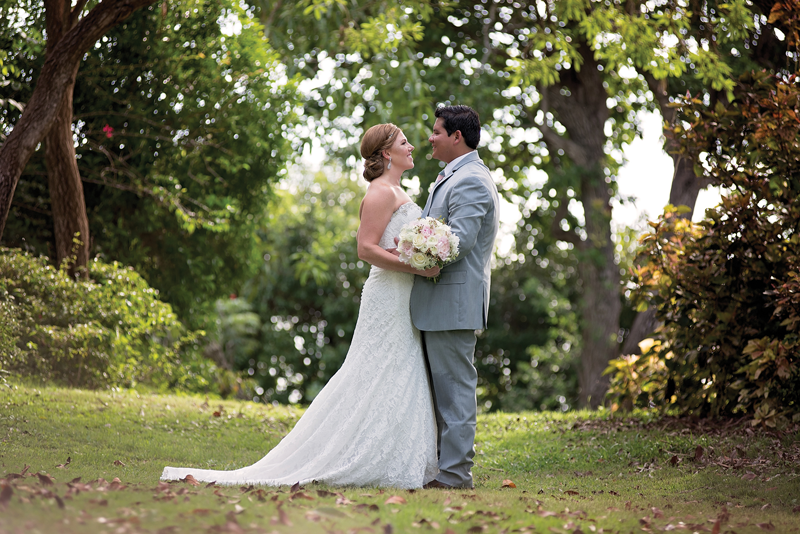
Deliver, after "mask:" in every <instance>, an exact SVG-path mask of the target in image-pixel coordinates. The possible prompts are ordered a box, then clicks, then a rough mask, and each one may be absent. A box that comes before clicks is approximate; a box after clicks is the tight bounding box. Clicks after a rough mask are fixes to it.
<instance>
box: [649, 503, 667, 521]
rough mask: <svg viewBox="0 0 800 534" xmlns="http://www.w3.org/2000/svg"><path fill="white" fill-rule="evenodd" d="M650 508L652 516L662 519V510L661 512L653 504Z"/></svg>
mask: <svg viewBox="0 0 800 534" xmlns="http://www.w3.org/2000/svg"><path fill="white" fill-rule="evenodd" d="M650 510H652V511H653V517H654V518H656V519H663V518H664V512H662V511H661V510H659V509H658V508H656V507H655V506H652V507H651V508H650Z"/></svg>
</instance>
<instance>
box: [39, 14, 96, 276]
mask: <svg viewBox="0 0 800 534" xmlns="http://www.w3.org/2000/svg"><path fill="white" fill-rule="evenodd" d="M44 5H45V11H46V15H45V16H46V17H47V20H46V24H47V52H46V53H47V55H50V54H52V53H53V51H54V50H55V48H56V47H57V45H58V43H59V41H60V40H61V38H62V37H63V36H64V35H65V34H66V33H67V32H68V31H69V30H70V29H72V27H73V26H74V25H75V23H76V22H77V19H76V18H73V17H72V14H71V12H70V1H69V0H45V4H44ZM78 66H79V63H76V64H75V67H74V72H73V74H72V77H71V78H70V79H69V81H68V82H67V84H66V86H65V87H64V89H63V94H64V96H63V98H62V101H61V105H60V106H59V108H58V111H57V112H56V116H55V120H54V122H53V125H52V127H51V128H50V131H49V132H48V133H47V135H46V136H45V140H44V148H45V163H46V165H47V182H48V188H49V190H50V204H51V206H52V212H53V226H54V232H53V233H54V235H55V241H56V265H61V263H62V262H63V261H64V260H67V259H70V258H72V257H74V262H71V263H70V266H69V273H70V275H72V276H75V274H76V273H78V274H81V275H82V276H83V277H86V276H88V272H87V270H86V269H85V267H86V265H87V264H88V263H89V219H88V218H87V217H86V203H85V201H84V197H83V183H82V182H81V176H80V172H79V171H78V162H77V159H76V158H75V143H74V142H73V138H72V95H73V92H74V88H75V77H76V76H77V72H78ZM76 237H77V239H78V241H77V242H74V240H75V238H76Z"/></svg>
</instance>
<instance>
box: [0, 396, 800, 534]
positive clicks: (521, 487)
mask: <svg viewBox="0 0 800 534" xmlns="http://www.w3.org/2000/svg"><path fill="white" fill-rule="evenodd" d="M214 412H218V413H219V414H220V416H215V415H214ZM300 415H301V411H299V410H294V409H291V408H285V407H277V408H274V407H271V406H264V405H258V404H253V403H245V402H234V401H223V402H219V401H216V402H211V404H210V405H208V404H207V403H205V402H204V401H203V399H197V398H192V397H178V396H158V395H146V394H142V395H137V394H136V393H135V392H87V391H76V390H66V389H57V388H40V389H36V388H30V387H25V386H17V387H15V388H13V389H9V388H2V390H0V440H2V441H0V476H3V475H2V473H5V474H6V478H8V476H7V475H8V474H11V473H20V472H21V471H22V470H23V469H24V466H25V465H28V466H30V468H29V469H28V471H27V473H26V474H31V473H48V474H50V475H51V476H52V477H54V478H55V483H54V484H52V485H47V484H46V482H47V479H46V477H39V476H25V477H23V478H15V479H11V480H8V481H0V485H2V488H5V489H3V491H2V492H0V533H5V532H25V533H35V532H42V533H49V532H109V533H111V532H119V533H125V532H158V531H161V532H165V533H166V532H195V531H199V532H206V531H208V530H209V529H210V530H211V531H216V532H272V531H278V532H331V531H342V532H347V531H353V529H361V530H358V531H360V532H370V531H371V532H389V531H395V532H405V531H416V530H417V529H422V530H433V531H436V532H442V533H445V532H447V531H448V529H450V530H451V531H453V532H481V531H486V532H497V531H501V530H506V531H509V532H510V531H517V532H525V531H531V532H532V531H537V532H542V531H544V532H547V531H553V532H578V531H581V532H601V531H602V532H640V531H641V530H644V529H647V530H652V531H662V530H672V529H675V530H684V529H685V531H687V532H703V531H708V532H713V531H715V530H717V531H718V532H726V531H733V532H737V533H743V532H763V531H764V530H769V529H771V528H773V527H774V531H776V532H798V531H800V528H799V527H798V525H800V506H799V505H800V434H798V433H797V432H794V433H792V434H787V435H784V436H782V437H780V438H777V437H775V436H774V435H773V436H770V435H766V434H763V433H760V432H750V433H749V434H748V433H745V432H744V430H742V429H738V430H730V431H725V432H720V431H719V430H715V429H710V431H709V430H703V429H702V428H699V427H697V425H695V426H694V427H692V428H686V427H682V426H680V424H679V423H677V422H673V424H670V425H666V424H664V423H661V422H652V423H647V422H645V421H643V420H642V419H635V420H625V421H622V420H620V419H610V420H609V419H608V418H607V417H605V418H604V417H602V416H599V415H597V414H590V413H575V414H567V415H561V414H553V413H544V414H539V413H525V414H491V415H485V416H481V417H480V418H479V422H478V436H477V450H478V455H477V456H476V462H477V463H476V467H475V469H474V474H475V478H476V483H477V490H476V491H474V492H473V491H435V490H427V491H422V490H421V491H416V492H407V491H401V490H392V489H376V488H351V489H341V488H326V487H323V486H313V487H311V486H309V487H306V488H305V489H303V490H301V491H300V492H297V493H292V492H291V491H290V489H289V488H280V489H274V488H263V489H260V488H254V489H250V490H248V491H243V490H247V488H215V487H208V488H206V487H204V486H203V485H201V486H197V487H195V486H191V485H188V484H183V483H179V484H172V485H163V484H162V485H161V486H159V484H158V477H159V475H160V473H161V469H162V467H163V466H164V465H174V466H197V467H203V468H206V467H209V468H218V469H232V468H237V467H242V466H245V465H249V464H251V463H253V462H255V461H256V460H258V459H260V458H261V457H262V456H263V455H264V454H265V452H266V451H268V450H269V449H270V447H272V446H273V445H274V444H275V443H277V441H278V440H279V439H280V437H281V436H282V435H284V434H285V433H286V432H288V430H289V429H290V428H291V427H292V426H293V424H294V423H295V421H296V420H297V418H298V417H299V416H300ZM698 446H699V447H701V449H700V451H701V452H702V453H703V454H702V456H701V457H700V458H699V459H697V460H696V459H695V457H696V455H697V454H698ZM673 457H675V458H676V459H677V460H678V462H677V464H676V465H674V466H673V465H671V462H670V460H671V459H672V458H673ZM68 458H69V459H70V460H71V461H70V463H69V465H67V466H66V467H57V466H58V465H59V464H64V463H66V461H67V459H68ZM115 462H117V463H116V464H115ZM77 477H80V478H81V483H80V484H72V485H71V486H72V487H70V485H69V484H68V482H69V481H71V480H73V479H75V478H77ZM42 478H45V479H44V480H42ZM115 478H119V480H120V481H121V484H122V485H124V488H122V489H118V486H119V484H110V483H109V482H110V481H112V480H113V479H115ZM97 479H103V480H104V481H105V482H104V481H103V480H101V481H97ZM506 479H510V480H513V482H514V483H515V484H516V488H502V487H501V486H502V484H503V480H506ZM87 483H88V484H87ZM6 487H8V488H10V491H11V493H10V494H9V489H8V488H6ZM328 491H330V492H332V493H330V494H328V493H327V492H328ZM9 495H10V498H9ZM394 495H397V496H400V497H402V498H403V499H404V500H405V501H406V503H405V504H402V503H401V504H386V500H387V499H388V498H389V497H390V496H394ZM4 496H5V497H4ZM56 497H57V498H56ZM62 505H63V508H62ZM793 510H798V512H795V511H793ZM718 519H719V520H720V521H719V522H718V524H717V525H715V523H717V520H718ZM389 525H390V526H389ZM759 525H760V526H759Z"/></svg>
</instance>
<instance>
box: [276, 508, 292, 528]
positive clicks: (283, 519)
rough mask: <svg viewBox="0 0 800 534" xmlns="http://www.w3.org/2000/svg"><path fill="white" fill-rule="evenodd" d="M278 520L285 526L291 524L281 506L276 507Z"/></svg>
mask: <svg viewBox="0 0 800 534" xmlns="http://www.w3.org/2000/svg"><path fill="white" fill-rule="evenodd" d="M278 521H279V522H280V523H281V525H286V526H287V527H291V526H292V522H291V521H289V515H288V514H287V513H286V511H285V510H284V509H283V508H280V507H278Z"/></svg>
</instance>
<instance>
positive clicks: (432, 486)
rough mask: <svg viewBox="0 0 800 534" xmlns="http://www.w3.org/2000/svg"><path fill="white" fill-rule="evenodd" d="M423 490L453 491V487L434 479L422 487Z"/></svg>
mask: <svg viewBox="0 0 800 534" xmlns="http://www.w3.org/2000/svg"><path fill="white" fill-rule="evenodd" d="M422 489H453V486H451V485H450V484H445V483H444V482H439V481H438V480H436V479H434V480H431V481H430V482H428V483H427V484H425V485H424V486H422Z"/></svg>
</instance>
